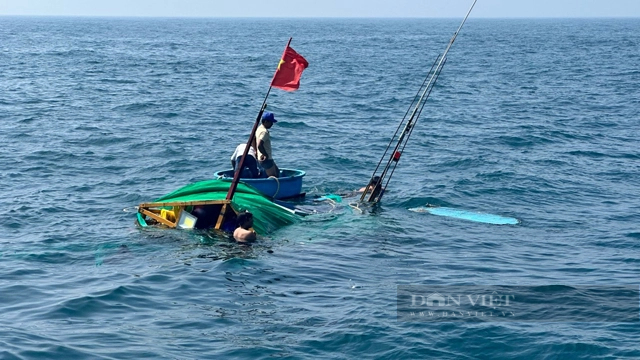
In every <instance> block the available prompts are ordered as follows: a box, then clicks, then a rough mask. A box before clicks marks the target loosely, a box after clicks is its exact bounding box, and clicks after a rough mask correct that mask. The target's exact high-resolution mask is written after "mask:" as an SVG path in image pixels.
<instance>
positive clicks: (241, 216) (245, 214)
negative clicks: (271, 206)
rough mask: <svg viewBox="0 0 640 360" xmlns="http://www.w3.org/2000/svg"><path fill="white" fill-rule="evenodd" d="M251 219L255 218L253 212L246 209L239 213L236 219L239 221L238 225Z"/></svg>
mask: <svg viewBox="0 0 640 360" xmlns="http://www.w3.org/2000/svg"><path fill="white" fill-rule="evenodd" d="M251 219H253V214H251V213H250V212H248V211H245V212H243V213H240V214H238V217H237V219H236V220H237V222H238V226H242V224H244V223H246V222H247V221H249V220H251Z"/></svg>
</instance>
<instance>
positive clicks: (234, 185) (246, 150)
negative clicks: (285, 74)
mask: <svg viewBox="0 0 640 360" xmlns="http://www.w3.org/2000/svg"><path fill="white" fill-rule="evenodd" d="M292 39H293V37H290V38H289V41H288V42H287V46H285V48H284V52H283V53H282V56H281V57H280V62H278V67H277V68H276V71H275V72H274V73H273V78H272V79H271V83H270V84H269V89H268V90H267V94H266V95H265V96H264V100H263V101H262V105H261V106H260V111H259V112H258V116H256V121H255V122H254V124H253V128H252V129H251V134H249V139H248V140H247V145H246V146H245V148H244V152H243V153H242V157H241V158H240V163H238V164H236V171H235V173H234V174H233V180H232V181H231V186H229V191H228V192H227V197H226V198H225V200H227V201H231V200H232V199H233V195H234V194H235V192H236V189H237V188H238V182H240V174H241V173H242V169H243V167H244V159H245V158H246V156H247V154H248V153H249V147H250V146H251V144H252V143H253V140H254V139H255V137H256V131H257V130H258V126H259V124H260V120H261V119H262V114H263V113H264V110H265V109H266V108H267V98H269V94H270V93H271V89H272V88H273V79H275V77H276V74H277V73H278V69H279V68H280V64H281V63H282V59H284V54H285V53H286V51H287V49H288V48H289V45H291V40H292ZM256 155H257V149H256ZM226 212H227V204H226V203H225V204H224V205H222V209H221V210H220V215H219V216H218V222H217V223H216V229H220V227H221V226H222V223H223V222H224V218H225V215H226Z"/></svg>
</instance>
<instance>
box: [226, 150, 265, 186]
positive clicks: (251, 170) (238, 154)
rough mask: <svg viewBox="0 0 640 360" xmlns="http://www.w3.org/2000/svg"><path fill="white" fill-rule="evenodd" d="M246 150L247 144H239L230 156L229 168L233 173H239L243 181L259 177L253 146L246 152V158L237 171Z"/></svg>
mask: <svg viewBox="0 0 640 360" xmlns="http://www.w3.org/2000/svg"><path fill="white" fill-rule="evenodd" d="M246 148H247V144H240V145H238V146H237V147H236V150H235V151H234V152H233V154H232V155H231V166H232V167H233V170H234V172H235V171H241V173H240V178H243V179H248V178H249V179H256V178H259V177H260V169H259V168H258V162H257V160H256V149H255V148H254V147H253V146H250V147H249V152H247V157H246V158H245V159H244V162H243V163H242V169H241V170H240V169H237V166H238V165H239V164H240V160H242V154H244V150H245V149H246Z"/></svg>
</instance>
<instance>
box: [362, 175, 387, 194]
mask: <svg viewBox="0 0 640 360" xmlns="http://www.w3.org/2000/svg"><path fill="white" fill-rule="evenodd" d="M381 191H383V189H382V184H381V181H380V176H374V177H372V178H371V181H369V184H368V185H367V186H365V187H363V188H361V189H360V190H358V192H364V193H365V195H368V194H369V193H373V197H372V199H375V198H377V197H378V195H380V192H381Z"/></svg>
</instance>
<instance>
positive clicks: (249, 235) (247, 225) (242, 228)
mask: <svg viewBox="0 0 640 360" xmlns="http://www.w3.org/2000/svg"><path fill="white" fill-rule="evenodd" d="M237 221H238V227H237V228H236V230H235V231H234V232H233V238H234V239H236V241H238V242H249V241H254V240H255V239H256V232H255V231H253V229H251V227H252V226H253V214H251V213H250V212H248V211H247V212H243V213H240V214H238V218H237Z"/></svg>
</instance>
